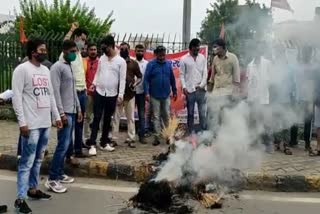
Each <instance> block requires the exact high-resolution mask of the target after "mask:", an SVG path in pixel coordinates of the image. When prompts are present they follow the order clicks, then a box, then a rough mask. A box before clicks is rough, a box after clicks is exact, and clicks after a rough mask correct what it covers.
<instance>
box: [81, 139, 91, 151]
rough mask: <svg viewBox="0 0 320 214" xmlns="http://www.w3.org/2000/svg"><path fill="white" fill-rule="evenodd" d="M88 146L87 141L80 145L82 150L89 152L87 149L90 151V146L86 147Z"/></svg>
mask: <svg viewBox="0 0 320 214" xmlns="http://www.w3.org/2000/svg"><path fill="white" fill-rule="evenodd" d="M88 144H89V143H88V141H87V142H86V143H83V144H82V148H83V149H88V150H89V149H90V146H88Z"/></svg>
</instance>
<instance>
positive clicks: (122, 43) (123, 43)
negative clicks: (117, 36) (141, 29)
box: [120, 42, 130, 49]
mask: <svg viewBox="0 0 320 214" xmlns="http://www.w3.org/2000/svg"><path fill="white" fill-rule="evenodd" d="M122 45H126V46H128V49H130V45H129V43H127V42H121V44H120V46H122Z"/></svg>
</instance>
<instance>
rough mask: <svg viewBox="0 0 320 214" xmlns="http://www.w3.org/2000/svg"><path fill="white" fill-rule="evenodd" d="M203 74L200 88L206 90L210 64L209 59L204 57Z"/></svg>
mask: <svg viewBox="0 0 320 214" xmlns="http://www.w3.org/2000/svg"><path fill="white" fill-rule="evenodd" d="M203 64H204V65H203V73H202V80H201V83H200V88H205V87H206V85H207V81H208V67H207V66H208V64H207V59H206V58H205V57H203Z"/></svg>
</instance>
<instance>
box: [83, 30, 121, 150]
mask: <svg viewBox="0 0 320 214" xmlns="http://www.w3.org/2000/svg"><path fill="white" fill-rule="evenodd" d="M101 49H102V51H103V53H104V55H102V56H101V57H100V59H99V63H98V70H97V73H96V75H95V77H94V80H93V83H92V85H91V87H90V91H91V92H94V103H93V117H94V118H93V122H92V129H91V136H90V140H89V141H88V142H87V143H88V145H89V146H90V149H89V155H97V150H96V145H97V143H96V140H97V135H98V131H99V126H100V120H101V117H102V114H103V115H104V118H103V128H102V136H101V142H100V148H101V150H104V151H109V152H112V151H114V150H115V149H114V147H112V145H111V140H110V138H109V131H110V125H111V118H112V115H113V114H114V112H115V109H116V105H117V103H118V104H121V103H122V102H123V97H124V90H125V86H126V71H127V63H126V61H125V60H124V59H123V58H122V57H120V56H119V55H118V54H117V52H116V50H115V41H114V37H113V36H111V35H108V36H106V37H105V38H103V39H102V41H101Z"/></svg>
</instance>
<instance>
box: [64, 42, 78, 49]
mask: <svg viewBox="0 0 320 214" xmlns="http://www.w3.org/2000/svg"><path fill="white" fill-rule="evenodd" d="M74 47H77V44H76V43H75V42H74V41H72V40H65V41H63V43H62V50H64V51H67V50H70V49H71V48H74Z"/></svg>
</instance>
